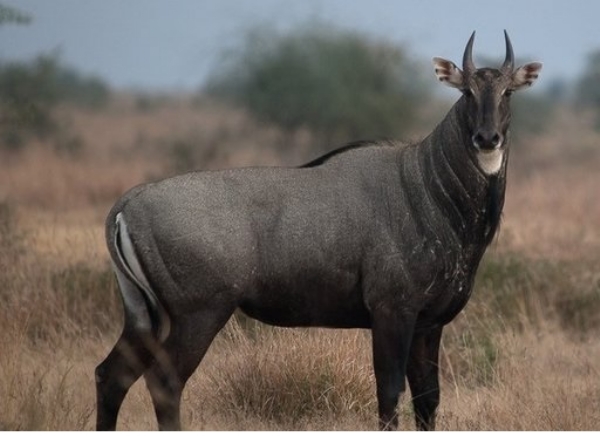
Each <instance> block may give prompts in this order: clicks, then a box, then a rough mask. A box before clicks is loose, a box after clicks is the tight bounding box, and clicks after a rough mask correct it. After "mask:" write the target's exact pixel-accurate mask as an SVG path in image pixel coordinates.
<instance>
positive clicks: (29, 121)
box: [0, 54, 109, 150]
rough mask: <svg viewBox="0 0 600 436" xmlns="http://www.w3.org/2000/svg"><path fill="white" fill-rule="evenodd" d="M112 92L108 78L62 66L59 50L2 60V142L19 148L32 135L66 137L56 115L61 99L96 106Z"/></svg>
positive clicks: (0, 68)
mask: <svg viewBox="0 0 600 436" xmlns="http://www.w3.org/2000/svg"><path fill="white" fill-rule="evenodd" d="M108 95H109V89H108V87H107V86H106V85H105V84H104V82H102V81H101V80H99V79H97V78H94V77H85V76H82V75H81V74H80V73H78V72H76V71H75V70H72V69H69V68H66V67H63V66H61V65H60V63H59V61H58V56H57V55H56V54H44V55H39V56H38V57H36V58H35V59H34V60H33V61H30V62H9V63H0V145H1V146H2V148H5V149H13V150H16V149H19V148H20V147H21V146H23V145H24V143H25V142H26V139H27V138H29V137H30V136H35V137H38V138H41V139H45V138H48V137H49V136H56V138H64V134H65V132H59V131H58V130H57V129H58V123H57V121H56V120H55V117H54V109H55V107H56V105H57V104H58V103H60V102H62V101H67V102H71V103H74V104H77V105H79V106H85V107H93V108H96V107H100V106H101V105H103V104H104V103H105V102H106V101H107V99H108ZM57 134H59V135H57Z"/></svg>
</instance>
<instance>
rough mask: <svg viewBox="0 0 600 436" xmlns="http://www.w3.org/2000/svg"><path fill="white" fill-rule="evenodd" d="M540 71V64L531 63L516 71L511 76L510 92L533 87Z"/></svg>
mask: <svg viewBox="0 0 600 436" xmlns="http://www.w3.org/2000/svg"><path fill="white" fill-rule="evenodd" d="M541 70H542V63H541V62H531V63H529V64H525V65H523V66H522V67H519V68H517V69H516V71H515V72H514V73H513V75H512V86H511V88H512V90H513V91H517V90H519V89H523V88H526V87H529V86H531V85H533V82H535V81H536V80H537V78H538V76H539V74H540V71H541Z"/></svg>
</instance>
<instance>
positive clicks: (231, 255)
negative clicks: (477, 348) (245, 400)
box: [96, 33, 541, 430]
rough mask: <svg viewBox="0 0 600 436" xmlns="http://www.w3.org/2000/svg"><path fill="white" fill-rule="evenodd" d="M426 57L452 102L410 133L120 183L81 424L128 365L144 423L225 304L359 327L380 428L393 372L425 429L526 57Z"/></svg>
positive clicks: (170, 408)
mask: <svg viewBox="0 0 600 436" xmlns="http://www.w3.org/2000/svg"><path fill="white" fill-rule="evenodd" d="M473 39H474V33H473V35H472V36H471V39H470V40H469V42H468V44H467V47H466V49H465V53H464V57H463V69H462V70H461V69H459V68H458V67H457V66H456V65H455V64H454V63H452V62H450V61H447V60H445V59H441V58H434V65H435V68H436V74H437V77H438V79H439V80H440V81H442V82H443V83H445V84H447V85H449V86H451V87H455V88H458V89H459V90H460V91H461V93H462V96H461V98H460V99H459V100H458V101H457V103H456V104H455V105H454V107H453V108H452V109H451V110H450V111H449V113H448V114H447V116H446V117H445V118H444V120H443V121H442V122H441V123H440V124H439V125H438V126H437V127H436V128H435V130H434V131H433V132H432V133H431V134H430V135H429V136H428V137H427V138H425V139H424V140H423V141H421V142H419V143H416V144H412V145H404V144H400V143H397V142H394V141H372V142H369V141H365V142H358V143H354V144H350V145H348V146H346V147H343V148H341V149H338V150H336V151H334V152H331V153H329V154H327V155H325V156H323V157H321V158H319V159H317V160H315V161H313V162H311V163H309V164H307V165H304V166H303V167H298V168H277V167H273V168H244V169H231V170H223V171H213V172H193V173H188V174H184V175H180V176H177V177H173V178H170V179H166V180H163V181H160V182H157V183H151V184H146V185H142V186H138V187H136V188H133V189H132V190H131V191H129V192H128V193H126V194H125V195H124V196H123V197H122V198H121V199H120V200H119V201H118V202H117V203H116V204H115V206H114V207H113V209H112V210H111V212H110V214H109V216H108V218H107V227H106V235H107V243H108V248H109V251H110V254H111V258H112V261H113V263H114V267H115V272H116V275H117V279H118V282H119V287H120V290H121V294H122V297H123V303H124V304H123V306H124V311H125V325H124V329H123V333H122V335H121V337H120V339H119V341H118V342H117V344H116V345H115V347H114V348H113V350H112V351H111V352H110V354H109V356H108V357H107V358H106V359H105V360H104V361H103V362H102V363H101V364H100V365H99V366H98V368H97V369H96V383H97V403H98V404H97V406H98V409H97V428H98V429H100V430H107V429H114V428H115V427H116V421H117V415H118V412H119V408H120V406H121V403H122V401H123V398H124V397H125V395H126V393H127V391H128V389H129V387H130V386H131V385H132V384H133V383H134V382H135V381H136V380H137V379H138V378H139V377H140V376H141V375H144V377H145V379H146V383H147V386H148V389H149V391H150V394H151V396H152V400H153V403H154V407H155V411H156V416H157V420H158V424H159V428H160V429H171V430H172V429H180V427H181V424H180V415H179V408H180V400H181V392H182V390H183V388H184V386H185V383H186V381H187V379H188V378H189V376H190V375H191V374H192V373H193V371H194V370H195V369H196V367H197V366H198V365H199V363H200V361H201V360H202V357H203V356H204V354H205V352H206V350H207V349H208V347H209V345H210V344H211V342H212V340H213V338H214V336H215V335H216V334H217V333H218V332H219V330H220V329H221V328H222V327H223V326H224V325H225V323H226V322H227V320H228V319H229V318H230V316H231V315H232V314H233V312H234V311H235V310H236V308H240V309H241V310H242V311H244V313H246V314H247V315H249V316H251V317H253V318H256V319H258V320H261V321H263V322H266V323H269V324H273V325H277V326H287V327H294V326H320V327H337V328H370V329H371V330H372V338H373V363H374V370H375V378H376V384H377V399H378V404H379V422H380V428H382V429H393V428H396V427H397V424H398V418H397V414H396V406H397V402H398V398H399V395H400V394H401V393H402V392H403V391H404V390H405V378H407V379H408V382H409V385H410V389H411V392H412V396H413V405H414V409H415V418H416V424H417V428H419V429H433V428H434V427H435V411H436V408H437V405H438V403H439V383H438V368H437V363H438V352H439V343H440V338H441V334H442V328H443V326H444V325H445V324H447V323H448V322H449V321H451V320H452V319H453V318H454V317H455V316H456V314H458V312H459V311H460V310H461V309H462V308H463V307H464V305H465V304H466V302H467V300H468V298H469V296H470V294H471V290H472V287H473V280H474V277H475V273H476V271H477V267H478V265H479V262H480V260H481V257H482V255H483V253H484V251H485V249H486V247H487V245H488V244H489V243H490V241H491V240H492V238H493V236H494V233H495V231H496V229H497V227H498V224H499V221H500V215H501V211H502V206H503V204H504V192H505V183H506V165H507V158H508V146H509V131H508V128H509V122H510V109H509V100H510V94H511V93H512V92H513V91H515V90H518V89H521V88H524V87H527V86H529V85H531V84H532V83H533V81H534V80H535V79H536V78H537V76H538V73H539V71H540V69H541V64H540V63H538V62H533V63H529V64H526V65H524V66H522V67H520V68H517V69H515V68H514V60H513V59H514V56H513V51H512V47H511V44H510V40H509V38H508V35H506V33H505V41H506V58H505V61H504V64H503V65H502V67H501V68H499V69H492V68H481V69H477V68H475V66H474V64H473V61H472V54H471V53H472V45H473Z"/></svg>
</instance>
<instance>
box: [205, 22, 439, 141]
mask: <svg viewBox="0 0 600 436" xmlns="http://www.w3.org/2000/svg"><path fill="white" fill-rule="evenodd" d="M207 91H208V93H209V94H212V95H213V96H216V97H220V98H224V99H227V100H230V101H233V102H234V103H237V104H239V105H241V106H243V107H245V108H247V109H249V110H250V111H251V112H252V113H253V114H254V115H255V116H256V117H257V118H258V119H259V120H262V121H265V122H269V123H274V124H277V125H279V126H280V127H281V128H282V129H283V130H284V131H286V132H294V131H295V130H297V129H299V128H302V127H307V128H309V129H310V130H312V131H313V133H315V134H317V135H319V136H320V137H321V138H322V139H323V140H324V142H338V141H345V140H349V139H361V138H369V137H382V136H397V135H402V134H404V133H406V131H407V130H408V129H409V128H410V127H411V126H412V125H413V123H414V121H415V118H416V107H417V105H418V104H422V103H423V100H424V97H426V95H427V94H426V92H425V91H424V87H423V86H421V82H420V78H419V72H418V68H417V67H416V66H415V64H414V63H413V62H411V61H410V60H409V59H408V57H407V55H406V53H405V50H403V49H402V48H399V47H396V46H393V45H391V44H390V43H387V42H381V41H374V40H371V39H368V38H366V37H364V36H361V35H359V34H357V33H355V32H350V31H342V30H332V29H326V28H325V27H324V26H308V27H302V28H300V29H298V30H296V31H295V32H292V33H291V34H289V35H284V36H282V35H279V34H277V33H275V32H271V31H265V30H256V31H253V32H251V33H250V34H249V36H248V38H247V40H246V44H245V45H244V46H243V47H242V49H241V50H240V51H239V52H236V53H234V54H232V55H231V56H230V57H229V63H228V64H227V63H226V64H225V65H221V67H220V68H219V69H217V70H216V71H215V72H214V73H213V75H212V79H210V80H209V85H208V87H207Z"/></svg>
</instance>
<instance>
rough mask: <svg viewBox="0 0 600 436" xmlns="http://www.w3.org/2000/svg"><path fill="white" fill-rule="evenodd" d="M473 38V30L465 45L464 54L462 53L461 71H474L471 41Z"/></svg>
mask: <svg viewBox="0 0 600 436" xmlns="http://www.w3.org/2000/svg"><path fill="white" fill-rule="evenodd" d="M474 40H475V31H473V33H472V34H471V37H470V38H469V42H467V46H466V47H465V54H464V55H463V71H464V72H466V73H471V72H473V71H475V64H474V63H473V41H474Z"/></svg>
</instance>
